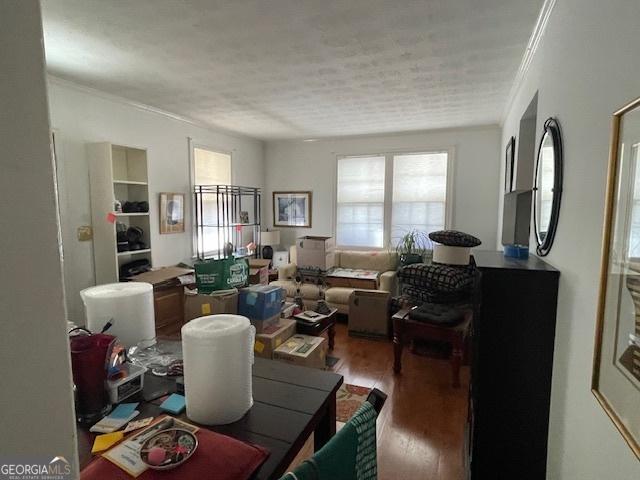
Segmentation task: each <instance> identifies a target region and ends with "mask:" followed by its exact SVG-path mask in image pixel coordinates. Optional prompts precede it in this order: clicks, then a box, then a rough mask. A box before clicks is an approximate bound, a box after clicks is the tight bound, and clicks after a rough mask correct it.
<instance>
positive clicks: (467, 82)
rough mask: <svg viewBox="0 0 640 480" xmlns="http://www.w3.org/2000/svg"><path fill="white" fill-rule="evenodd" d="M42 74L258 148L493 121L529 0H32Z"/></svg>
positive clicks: (528, 17) (527, 29)
mask: <svg viewBox="0 0 640 480" xmlns="http://www.w3.org/2000/svg"><path fill="white" fill-rule="evenodd" d="M42 5H43V16H44V31H45V48H46V55H47V64H48V70H49V72H50V73H51V74H53V75H55V76H58V77H61V78H64V79H67V80H70V81H73V82H75V83H79V84H82V85H86V86H90V87H93V88H95V89H98V90H101V91H104V92H108V93H112V94H115V95H118V96H121V97H125V98H128V99H130V100H135V101H137V102H140V103H145V104H147V105H150V106H153V107H156V108H159V109H163V110H166V111H169V112H172V113H175V114H179V115H182V116H185V117H189V118H192V119H195V120H198V121H201V122H204V123H207V124H209V125H212V126H215V127H220V128H224V129H227V130H232V131H236V132H240V133H243V134H246V135H250V136H253V137H257V138H262V139H273V138H308V137H321V136H339V135H351V134H372V133H381V132H400V131H408V130H422V129H433V128H448V127H458V126H467V125H479V124H488V123H497V122H498V121H500V116H501V113H502V111H503V109H504V106H505V103H506V101H507V96H508V94H509V90H510V88H511V86H512V83H513V80H514V77H515V74H516V71H517V69H518V66H519V64H520V61H521V59H522V56H523V54H524V51H525V47H526V44H527V41H528V39H529V36H530V34H531V31H532V30H533V27H534V24H535V21H536V18H537V15H538V12H539V9H540V7H541V5H542V0H424V1H409V0H396V1H389V0H384V1H383V0H348V1H347V0H343V1H337V0H306V1H305V0H271V1H265V0H254V1H247V0H232V1H228V2H226V1H225V2H222V1H212V0H209V1H206V0H200V1H197V0H135V1H128V2H124V1H111V0H109V1H107V0H44V1H43V2H42Z"/></svg>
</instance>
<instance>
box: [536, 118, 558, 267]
mask: <svg viewBox="0 0 640 480" xmlns="http://www.w3.org/2000/svg"><path fill="white" fill-rule="evenodd" d="M547 133H548V134H549V135H551V139H552V141H553V150H554V156H553V170H554V171H553V200H552V202H551V217H550V218H549V229H548V230H547V234H546V235H545V237H544V240H542V239H541V238H540V232H539V231H538V224H539V222H540V220H539V219H538V209H537V207H536V206H537V204H538V170H539V169H540V163H541V156H542V144H543V142H544V139H545V136H546V135H547ZM563 162H564V157H563V152H562V134H561V131H560V125H559V124H558V121H557V120H556V119H555V118H553V117H549V118H547V120H546V121H545V122H544V130H543V132H542V138H540V144H539V145H538V156H537V157H536V169H535V172H534V185H533V229H534V232H535V235H536V243H537V245H538V246H537V247H536V253H537V254H538V255H539V256H541V257H545V256H547V255H548V254H549V252H550V251H551V247H552V246H553V240H554V238H555V236H556V230H557V229H558V219H559V218H560V204H561V201H562V174H563V172H562V170H563V165H564V163H563Z"/></svg>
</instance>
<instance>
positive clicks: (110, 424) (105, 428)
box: [89, 410, 140, 433]
mask: <svg viewBox="0 0 640 480" xmlns="http://www.w3.org/2000/svg"><path fill="white" fill-rule="evenodd" d="M138 415H140V412H139V411H138V410H134V411H133V412H131V415H129V416H128V417H126V418H113V417H111V416H107V417H104V418H103V419H102V420H100V421H99V422H98V423H96V424H95V425H94V426H93V427H91V428H90V429H89V431H90V432H94V433H110V432H115V431H116V430H119V429H120V428H122V427H123V426H125V425H126V424H127V423H128V422H130V421H131V420H133V419H134V418H136V417H137V416H138Z"/></svg>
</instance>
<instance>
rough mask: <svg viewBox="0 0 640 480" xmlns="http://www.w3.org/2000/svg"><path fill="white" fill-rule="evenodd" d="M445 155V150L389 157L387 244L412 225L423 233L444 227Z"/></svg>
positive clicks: (445, 192) (394, 243)
mask: <svg viewBox="0 0 640 480" xmlns="http://www.w3.org/2000/svg"><path fill="white" fill-rule="evenodd" d="M447 158H448V155H447V153H446V152H438V153H412V154H407V155H395V156H394V157H393V208H392V213H391V245H397V244H398V241H399V240H400V239H401V238H402V236H403V235H404V234H405V233H407V232H410V231H411V230H414V229H415V230H419V231H421V232H426V233H429V232H435V231H436V230H442V229H444V226H445V217H446V200H447V163H448V162H447Z"/></svg>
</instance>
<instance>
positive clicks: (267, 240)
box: [260, 230, 280, 246]
mask: <svg viewBox="0 0 640 480" xmlns="http://www.w3.org/2000/svg"><path fill="white" fill-rule="evenodd" d="M260 243H261V244H262V245H269V246H273V245H280V230H271V231H266V232H260Z"/></svg>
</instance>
